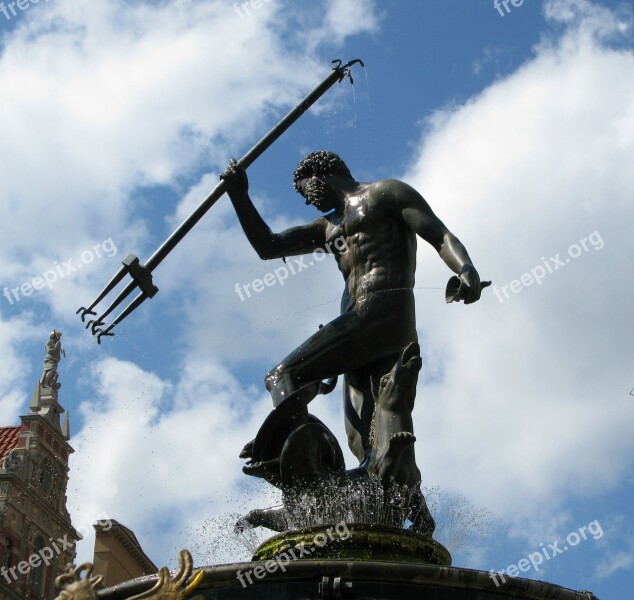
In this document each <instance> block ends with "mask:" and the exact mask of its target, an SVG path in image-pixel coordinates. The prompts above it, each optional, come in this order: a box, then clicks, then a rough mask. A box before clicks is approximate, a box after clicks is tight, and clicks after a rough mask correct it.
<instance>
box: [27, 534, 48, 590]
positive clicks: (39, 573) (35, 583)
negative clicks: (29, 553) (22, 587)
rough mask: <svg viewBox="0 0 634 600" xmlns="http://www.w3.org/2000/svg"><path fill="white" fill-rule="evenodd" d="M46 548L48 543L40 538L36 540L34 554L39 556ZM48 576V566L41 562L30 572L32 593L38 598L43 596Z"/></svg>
mask: <svg viewBox="0 0 634 600" xmlns="http://www.w3.org/2000/svg"><path fill="white" fill-rule="evenodd" d="M45 546H46V542H45V540H44V538H43V537H40V536H38V537H37V538H35V544H34V550H33V554H37V553H38V552H39V551H40V550H42V549H43V548H44V547H45ZM40 556H41V555H40ZM45 575H46V565H45V564H44V563H43V562H41V561H40V564H39V565H38V566H37V567H34V568H31V570H30V571H29V586H30V588H31V591H32V592H33V593H34V594H37V595H38V596H41V595H42V594H43V592H44V576H45Z"/></svg>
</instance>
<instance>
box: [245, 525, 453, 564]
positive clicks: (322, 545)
mask: <svg viewBox="0 0 634 600" xmlns="http://www.w3.org/2000/svg"><path fill="white" fill-rule="evenodd" d="M338 531H339V530H338V529H337V528H336V527H335V526H331V527H326V526H324V525H319V526H315V527H304V528H303V529H296V530H294V531H286V532H284V533H280V534H278V535H276V536H274V537H272V538H269V539H268V540H266V541H265V542H263V543H262V544H260V546H259V547H258V548H257V550H256V551H255V554H254V555H253V560H271V559H275V558H276V557H279V556H282V555H284V556H287V557H291V559H292V557H293V556H295V557H296V558H295V560H307V559H322V560H328V559H338V560H384V561H397V562H402V563H414V564H421V563H425V564H434V565H441V566H445V567H448V566H450V565H451V555H450V554H449V551H448V550H447V549H446V548H445V547H444V546H442V545H441V544H439V543H438V542H436V541H435V540H433V539H431V537H430V536H427V535H421V534H419V533H416V532H414V531H410V530H407V529H399V528H397V527H389V526H387V525H371V524H365V523H349V524H347V525H346V528H345V533H344V535H339V533H338ZM342 533H343V532H342ZM300 549H301V551H300ZM300 554H301V556H299V555H300Z"/></svg>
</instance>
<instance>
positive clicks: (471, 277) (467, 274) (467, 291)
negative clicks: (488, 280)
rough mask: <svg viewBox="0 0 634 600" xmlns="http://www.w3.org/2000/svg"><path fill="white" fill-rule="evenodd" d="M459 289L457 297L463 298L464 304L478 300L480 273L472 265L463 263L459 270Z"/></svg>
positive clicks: (480, 286)
mask: <svg viewBox="0 0 634 600" xmlns="http://www.w3.org/2000/svg"><path fill="white" fill-rule="evenodd" d="M458 277H459V278H460V289H459V291H458V298H460V299H461V300H464V303H465V304H472V303H473V302H477V301H478V300H480V294H481V293H482V284H481V283H480V275H478V272H477V271H476V269H475V267H474V266H473V265H465V266H464V267H462V271H460V275H459V276H458Z"/></svg>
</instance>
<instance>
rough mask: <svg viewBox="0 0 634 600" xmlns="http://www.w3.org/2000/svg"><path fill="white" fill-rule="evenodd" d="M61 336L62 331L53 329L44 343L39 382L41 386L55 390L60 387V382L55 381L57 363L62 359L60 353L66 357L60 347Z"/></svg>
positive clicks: (57, 375)
mask: <svg viewBox="0 0 634 600" xmlns="http://www.w3.org/2000/svg"><path fill="white" fill-rule="evenodd" d="M61 338H62V332H61V331H56V330H53V332H52V333H51V335H50V337H49V339H48V341H47V342H46V344H45V345H44V349H45V350H46V356H45V357H44V372H43V373H42V377H41V379H40V384H41V385H42V386H43V387H48V388H53V389H55V390H57V389H59V388H60V387H61V384H60V383H58V382H57V378H58V377H59V373H58V372H57V365H58V364H59V361H60V360H61V359H62V355H63V356H64V357H66V352H65V351H64V349H63V348H62V342H61Z"/></svg>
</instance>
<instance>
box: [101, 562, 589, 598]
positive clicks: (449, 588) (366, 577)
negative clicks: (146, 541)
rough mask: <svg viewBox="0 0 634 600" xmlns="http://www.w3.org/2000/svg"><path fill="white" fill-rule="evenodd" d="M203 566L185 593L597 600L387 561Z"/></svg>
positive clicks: (138, 585)
mask: <svg viewBox="0 0 634 600" xmlns="http://www.w3.org/2000/svg"><path fill="white" fill-rule="evenodd" d="M271 563H272V564H271ZM267 564H268V569H267V566H266V565H267ZM274 565H275V568H274ZM203 571H204V577H203V579H202V581H201V583H200V584H199V586H198V587H197V588H196V589H195V590H194V591H193V592H192V593H191V594H190V595H189V596H188V598H189V599H193V598H194V597H195V596H202V598H204V600H263V599H270V600H392V599H393V600H410V599H411V600H422V599H424V600H506V599H513V600H518V599H520V600H597V598H596V597H595V596H594V595H593V594H590V593H589V592H577V591H574V590H570V589H567V588H563V587H560V586H557V585H552V584H550V583H545V582H542V581H534V580H531V579H521V578H514V579H513V578H507V580H506V583H504V584H500V585H496V584H495V582H494V581H493V580H492V579H491V577H490V575H489V573H488V572H485V571H476V570H472V569H460V568H453V567H443V566H439V565H427V564H404V563H401V562H389V561H371V560H362V561H361V560H359V561H350V560H347V561H346V560H312V559H306V560H295V561H292V562H290V563H289V564H287V565H285V566H284V568H283V570H282V569H281V568H280V567H279V566H278V565H277V563H276V562H275V561H255V562H247V563H235V564H231V565H219V566H211V567H205V568H204V569H203ZM155 581H156V576H152V577H144V578H141V579H136V580H133V581H128V582H126V583H124V584H121V585H119V586H117V587H113V588H109V589H106V590H102V591H100V592H98V593H97V597H98V598H99V600H125V599H126V598H130V597H131V596H132V595H135V594H139V593H141V592H143V591H145V590H147V589H149V588H150V587H151V586H152V585H153V583H154V582H155ZM249 581H250V583H249Z"/></svg>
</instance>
